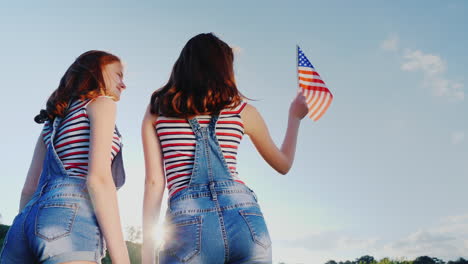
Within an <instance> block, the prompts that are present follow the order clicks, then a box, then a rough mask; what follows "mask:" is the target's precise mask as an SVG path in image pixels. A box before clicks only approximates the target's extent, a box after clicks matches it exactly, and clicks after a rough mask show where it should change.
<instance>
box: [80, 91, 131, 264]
mask: <svg viewBox="0 0 468 264" xmlns="http://www.w3.org/2000/svg"><path fill="white" fill-rule="evenodd" d="M87 112H88V117H89V120H90V123H91V124H90V127H91V135H90V148H89V167H88V176H87V182H86V183H87V186H88V192H89V194H90V196H91V201H92V203H93V206H94V212H95V214H96V217H97V220H98V222H99V226H100V228H101V230H102V233H103V235H104V238H105V240H106V244H107V248H108V250H109V255H110V256H111V259H112V263H114V264H120V263H130V260H129V257H128V251H127V246H126V244H125V241H124V238H123V233H122V226H121V223H120V214H119V208H118V203H117V191H116V188H115V185H114V180H113V178H112V172H111V147H112V137H113V135H114V128H115V116H116V103H115V102H114V101H113V100H112V99H110V98H108V97H98V98H96V99H95V100H94V101H93V102H91V103H90V104H89V105H88V107H87Z"/></svg>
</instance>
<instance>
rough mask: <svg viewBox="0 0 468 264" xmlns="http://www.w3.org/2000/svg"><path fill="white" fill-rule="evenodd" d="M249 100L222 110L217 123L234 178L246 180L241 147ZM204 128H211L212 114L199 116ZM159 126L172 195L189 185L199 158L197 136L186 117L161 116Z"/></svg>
mask: <svg viewBox="0 0 468 264" xmlns="http://www.w3.org/2000/svg"><path fill="white" fill-rule="evenodd" d="M246 104H247V103H245V102H243V103H241V104H239V105H238V106H237V107H235V108H232V109H225V110H224V111H221V113H220V114H219V117H218V121H217V122H216V125H215V131H216V139H217V141H218V143H219V146H220V148H221V151H222V156H223V158H224V160H225V161H226V164H227V166H228V168H229V171H230V173H231V176H232V178H233V180H235V181H237V182H240V183H244V182H243V181H242V180H241V179H240V178H239V176H238V173H237V149H238V146H239V144H240V142H241V140H242V137H243V135H244V125H243V121H242V118H241V112H242V110H243V109H244V107H245V106H246ZM196 118H197V120H198V122H199V123H200V126H201V127H207V126H208V125H209V122H210V118H211V116H209V115H202V116H197V117H196ZM155 128H156V132H157V135H158V137H159V141H160V143H161V149H162V153H163V158H164V164H165V169H166V180H167V186H168V189H169V196H172V195H174V194H175V193H177V192H179V191H181V190H183V189H184V188H187V186H188V184H189V182H190V179H191V174H192V170H193V164H194V161H195V146H196V137H195V133H194V132H193V130H192V128H191V126H190V124H189V122H188V120H187V119H184V118H174V117H165V116H159V117H158V118H157V120H156V122H155Z"/></svg>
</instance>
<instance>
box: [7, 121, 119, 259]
mask: <svg viewBox="0 0 468 264" xmlns="http://www.w3.org/2000/svg"><path fill="white" fill-rule="evenodd" d="M59 122H60V119H58V118H56V119H55V120H54V123H53V130H52V135H51V137H52V138H54V135H55V131H56V128H57V125H58V124H59ZM120 162H121V161H120ZM119 167H120V168H121V169H122V170H123V166H120V165H119ZM121 183H122V182H121ZM105 251H106V246H105V242H104V239H103V236H102V234H101V231H100V229H99V225H98V223H97V219H96V216H95V214H94V209H93V206H92V204H91V200H90V197H89V194H88V192H87V186H86V179H85V178H82V177H71V176H68V175H67V173H66V171H65V169H64V167H63V165H62V163H61V161H60V159H59V157H58V156H57V153H56V152H55V148H54V146H53V140H52V141H51V144H50V145H49V147H48V148H47V152H46V156H45V159H44V163H43V169H42V173H41V176H40V181H39V184H38V187H37V190H36V192H35V193H34V195H33V197H32V198H31V200H30V201H29V202H28V204H27V205H26V206H25V208H24V209H23V210H22V211H21V212H20V213H19V214H18V215H17V216H16V218H15V219H14V220H13V224H12V226H11V228H10V230H9V231H8V234H7V236H6V238H5V242H4V245H3V250H2V252H1V254H0V263H1V264H10V263H16V264H17V263H44V264H54V263H62V262H68V261H78V260H81V261H94V262H96V263H101V259H102V258H103V257H104V256H105Z"/></svg>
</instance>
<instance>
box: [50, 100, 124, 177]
mask: <svg viewBox="0 0 468 264" xmlns="http://www.w3.org/2000/svg"><path fill="white" fill-rule="evenodd" d="M91 102H92V100H91V99H88V100H74V101H73V102H72V103H71V104H70V106H69V107H68V110H67V112H66V114H65V116H64V117H63V118H62V119H61V121H60V123H59V125H58V126H57V128H56V131H55V136H54V144H53V145H54V147H55V151H56V152H57V155H58V157H59V159H60V161H61V162H62V164H63V167H64V169H65V170H66V172H67V174H68V175H69V176H78V177H86V175H87V174H88V159H89V157H88V156H89V146H90V142H89V137H90V129H91V128H90V121H89V117H88V113H87V111H86V107H87V106H88V105H89V104H90V103H91ZM52 123H53V122H52V121H46V122H45V124H44V128H43V130H42V137H43V140H44V143H45V145H46V147H49V145H50V143H51V142H50V141H51V134H52ZM121 144H122V139H121V135H120V133H119V132H118V131H117V129H114V136H113V140H112V149H111V150H110V157H111V159H112V160H113V159H114V158H115V157H116V155H117V154H118V153H119V151H120V149H121Z"/></svg>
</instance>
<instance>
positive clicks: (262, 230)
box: [239, 210, 271, 249]
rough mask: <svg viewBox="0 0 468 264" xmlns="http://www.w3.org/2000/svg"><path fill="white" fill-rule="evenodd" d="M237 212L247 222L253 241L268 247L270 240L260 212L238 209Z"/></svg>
mask: <svg viewBox="0 0 468 264" xmlns="http://www.w3.org/2000/svg"><path fill="white" fill-rule="evenodd" d="M239 214H240V215H241V216H242V218H244V220H245V222H246V223H247V226H248V227H249V230H250V233H251V235H252V239H253V241H254V242H255V243H257V244H259V245H260V246H262V247H264V248H265V249H267V248H269V247H270V245H271V240H270V235H269V234H268V228H267V226H266V223H265V219H264V218H263V214H262V212H260V211H259V210H240V211H239Z"/></svg>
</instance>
